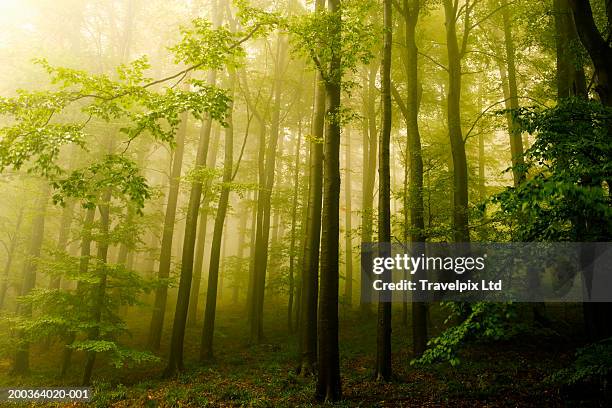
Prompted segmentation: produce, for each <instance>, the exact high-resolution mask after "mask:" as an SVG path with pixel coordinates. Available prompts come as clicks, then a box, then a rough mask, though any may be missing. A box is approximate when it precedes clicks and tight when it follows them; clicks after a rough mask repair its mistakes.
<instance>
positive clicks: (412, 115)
mask: <svg viewBox="0 0 612 408" xmlns="http://www.w3.org/2000/svg"><path fill="white" fill-rule="evenodd" d="M404 9H405V11H406V13H407V14H406V16H405V17H406V18H405V21H406V27H405V28H406V31H405V32H406V49H407V59H406V73H407V76H406V86H407V95H408V98H407V100H406V108H407V112H408V116H407V118H406V126H407V129H408V146H407V154H408V155H409V157H410V181H409V187H408V190H409V203H410V242H411V243H415V244H416V243H424V242H425V240H426V236H425V222H424V206H423V153H422V148H421V134H420V132H419V121H418V116H419V106H420V102H421V94H422V91H421V87H420V84H419V77H418V48H417V45H416V24H417V22H418V19H419V13H420V2H419V1H418V0H409V1H405V2H404ZM412 342H413V354H414V356H415V357H418V356H420V355H422V354H423V353H424V352H425V349H426V347H427V304H426V303H425V302H413V303H412Z"/></svg>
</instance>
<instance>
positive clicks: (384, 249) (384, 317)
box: [374, 0, 393, 381]
mask: <svg viewBox="0 0 612 408" xmlns="http://www.w3.org/2000/svg"><path fill="white" fill-rule="evenodd" d="M392 10H393V9H392V5H391V0H384V1H383V26H384V33H383V57H382V64H381V68H380V76H381V82H382V132H381V137H380V141H379V146H380V147H379V150H378V151H379V156H378V157H379V159H378V186H379V188H378V190H379V191H378V241H379V242H380V243H381V245H380V249H379V256H390V255H391V253H390V248H389V244H390V243H391V172H390V167H389V166H390V164H389V162H390V145H391V114H392V112H391V47H392V31H393V14H392ZM390 274H391V271H390V270H389V271H386V272H385V273H384V275H383V280H385V281H387V282H390V278H391V276H390ZM391 375H392V369H391V299H389V298H388V293H387V292H380V293H379V299H378V325H377V330H376V368H375V373H374V376H375V378H376V379H377V380H379V381H389V380H390V379H391Z"/></svg>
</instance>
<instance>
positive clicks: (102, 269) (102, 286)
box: [82, 188, 111, 385]
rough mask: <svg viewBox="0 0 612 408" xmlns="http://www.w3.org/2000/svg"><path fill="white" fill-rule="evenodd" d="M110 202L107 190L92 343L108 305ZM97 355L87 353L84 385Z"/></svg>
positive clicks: (102, 206)
mask: <svg viewBox="0 0 612 408" xmlns="http://www.w3.org/2000/svg"><path fill="white" fill-rule="evenodd" d="M110 200H111V189H110V188H107V189H106V191H105V192H104V193H103V194H102V199H101V202H100V203H99V204H98V211H99V212H100V230H99V236H100V238H99V240H98V249H97V253H96V259H97V260H98V266H97V268H96V275H97V278H98V279H99V282H97V283H96V289H95V291H94V296H95V298H94V299H93V307H92V316H91V321H92V322H94V324H93V327H92V328H91V329H90V331H89V335H88V337H89V340H91V341H96V340H99V338H100V334H101V330H100V323H101V322H102V313H103V310H104V308H105V303H106V286H107V272H106V268H107V267H108V265H107V260H108V247H109V243H110V239H109V238H110V237H109V232H110ZM96 355H97V353H96V352H95V351H89V352H88V353H87V359H86V360H85V371H84V372H83V381H82V383H83V385H89V384H90V383H91V374H92V372H93V368H94V364H95V362H96Z"/></svg>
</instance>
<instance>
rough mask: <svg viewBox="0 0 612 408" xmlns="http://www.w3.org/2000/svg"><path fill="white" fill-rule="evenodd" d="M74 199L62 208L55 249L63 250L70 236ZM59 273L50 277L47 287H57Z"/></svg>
mask: <svg viewBox="0 0 612 408" xmlns="http://www.w3.org/2000/svg"><path fill="white" fill-rule="evenodd" d="M74 205H75V201H74V200H70V201H69V202H68V204H66V206H65V207H64V208H63V210H62V218H61V221H60V228H59V236H58V238H57V245H56V250H57V251H64V250H65V249H66V244H67V243H68V238H69V237H70V226H71V225H72V213H73V211H74ZM61 279H62V277H61V275H59V274H58V275H55V276H52V277H51V281H50V282H49V289H59V287H60V283H61Z"/></svg>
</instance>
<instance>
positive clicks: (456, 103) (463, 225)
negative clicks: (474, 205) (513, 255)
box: [444, 0, 470, 242]
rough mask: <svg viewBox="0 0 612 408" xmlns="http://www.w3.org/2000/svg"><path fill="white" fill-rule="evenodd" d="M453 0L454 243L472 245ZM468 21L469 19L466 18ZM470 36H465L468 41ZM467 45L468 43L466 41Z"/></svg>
mask: <svg viewBox="0 0 612 408" xmlns="http://www.w3.org/2000/svg"><path fill="white" fill-rule="evenodd" d="M453 3H454V2H453V1H452V0H444V12H445V16H446V45H447V52H448V94H447V99H448V110H447V115H448V118H447V120H448V135H449V138H450V144H451V153H452V160H453V165H452V169H453V203H452V209H453V211H452V219H453V239H454V241H455V242H469V241H470V231H469V227H468V171H467V158H466V154H465V142H464V140H463V133H462V130H461V76H462V73H461V58H462V56H463V55H462V54H463V53H464V52H465V50H464V49H463V48H462V49H461V50H460V49H459V45H458V43H457V31H456V25H457V10H456V8H455V7H453ZM466 18H467V17H466ZM466 35H468V33H467V32H465V33H464V37H465V36H466ZM463 41H467V39H466V38H464V40H463Z"/></svg>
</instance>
